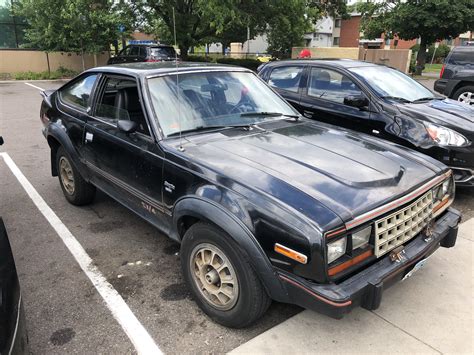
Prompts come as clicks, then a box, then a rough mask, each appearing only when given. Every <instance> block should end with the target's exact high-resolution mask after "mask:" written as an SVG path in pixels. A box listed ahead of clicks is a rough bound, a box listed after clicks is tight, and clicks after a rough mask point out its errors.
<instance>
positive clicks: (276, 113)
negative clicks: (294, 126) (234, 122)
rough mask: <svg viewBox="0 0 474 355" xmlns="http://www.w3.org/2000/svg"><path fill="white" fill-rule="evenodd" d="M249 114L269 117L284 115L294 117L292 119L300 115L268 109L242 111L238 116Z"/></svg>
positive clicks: (247, 115)
mask: <svg viewBox="0 0 474 355" xmlns="http://www.w3.org/2000/svg"><path fill="white" fill-rule="evenodd" d="M249 116H269V117H279V116H284V117H289V118H294V119H298V118H300V116H298V115H287V114H285V113H281V112H269V111H260V112H243V113H241V114H240V117H249Z"/></svg>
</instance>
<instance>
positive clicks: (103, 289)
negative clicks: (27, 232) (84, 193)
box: [0, 83, 162, 354]
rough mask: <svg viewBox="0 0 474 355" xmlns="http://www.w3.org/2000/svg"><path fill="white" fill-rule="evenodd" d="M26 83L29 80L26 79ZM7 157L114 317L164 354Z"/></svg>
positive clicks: (146, 348) (142, 347)
mask: <svg viewBox="0 0 474 355" xmlns="http://www.w3.org/2000/svg"><path fill="white" fill-rule="evenodd" d="M25 84H26V83H25ZM0 156H2V158H3V160H4V161H5V163H6V164H7V166H8V167H9V168H10V170H11V171H12V173H13V174H14V175H15V177H16V178H17V180H18V181H19V183H20V184H21V186H22V187H23V188H24V189H25V191H26V193H27V194H28V196H29V197H30V198H31V200H32V201H33V203H34V204H35V205H36V207H37V208H38V210H39V211H40V212H41V213H42V214H43V216H44V217H45V218H46V220H47V221H48V222H49V224H50V225H51V227H53V229H54V230H55V231H56V233H57V234H58V235H59V237H60V238H61V240H62V241H63V243H64V244H65V245H66V247H67V248H68V249H69V251H70V252H71V254H72V256H73V257H74V259H76V261H77V263H78V264H79V266H80V267H81V269H82V271H84V273H85V274H86V275H87V277H88V278H89V279H90V280H91V282H92V284H93V285H94V287H95V288H96V290H97V292H98V293H99V294H100V295H101V296H102V298H103V300H104V301H105V303H106V305H107V308H108V309H109V310H110V312H111V313H112V315H113V316H114V318H115V319H116V320H117V322H118V323H119V324H120V326H121V327H122V328H123V330H124V331H125V333H126V334H127V335H128V337H129V339H130V341H131V342H132V343H133V345H134V346H135V349H136V350H137V353H138V354H162V352H161V350H160V348H159V347H158V345H157V344H156V343H155V341H154V340H153V338H152V337H151V336H150V334H148V332H147V331H146V329H145V328H144V327H143V325H142V324H141V323H140V322H139V321H138V319H137V318H136V317H135V315H134V314H133V312H132V310H131V309H130V308H129V307H128V305H127V304H126V303H125V301H124V300H123V298H122V297H121V296H120V294H119V293H118V292H117V291H116V290H115V289H114V288H113V287H112V285H111V284H110V283H109V282H108V281H107V280H106V278H105V277H104V276H103V275H102V274H101V272H100V271H99V269H98V268H97V267H96V266H95V265H94V264H93V262H92V259H91V258H90V257H89V255H88V254H87V253H86V251H85V250H84V248H83V247H82V246H81V244H79V242H78V241H77V239H76V238H75V237H74V235H73V234H72V233H71V232H70V231H69V229H68V228H67V227H66V226H65V225H64V223H63V222H62V221H61V220H60V219H59V217H58V216H57V215H56V213H54V211H53V210H52V209H51V207H49V206H48V205H47V204H46V202H45V201H44V200H43V198H42V197H41V195H40V194H39V193H38V192H37V191H36V190H35V188H34V187H33V185H32V184H31V183H30V182H29V181H28V179H27V178H26V177H25V175H23V173H22V172H21V170H20V169H19V168H18V166H17V165H16V164H15V162H14V161H13V159H12V158H11V157H10V155H8V153H5V152H0Z"/></svg>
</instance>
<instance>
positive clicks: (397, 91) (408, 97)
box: [349, 66, 435, 102]
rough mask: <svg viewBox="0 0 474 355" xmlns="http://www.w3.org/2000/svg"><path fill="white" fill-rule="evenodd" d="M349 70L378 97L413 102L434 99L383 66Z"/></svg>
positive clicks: (400, 73)
mask: <svg viewBox="0 0 474 355" xmlns="http://www.w3.org/2000/svg"><path fill="white" fill-rule="evenodd" d="M349 70H350V71H351V72H352V73H354V74H355V75H356V76H358V77H359V79H361V80H362V81H364V82H365V83H367V85H369V86H370V87H371V88H372V89H373V90H375V92H377V94H378V95H379V96H380V97H385V98H388V99H394V100H397V99H398V100H399V101H401V102H413V101H417V100H422V99H426V100H429V99H434V98H435V96H434V95H433V93H432V92H431V91H429V90H428V89H427V88H425V87H424V86H423V85H421V84H419V83H418V82H417V81H415V80H413V79H412V78H410V77H409V76H408V75H405V74H403V73H402V72H400V71H398V70H395V69H392V68H388V67H384V66H373V67H372V66H371V67H368V66H363V67H357V68H349Z"/></svg>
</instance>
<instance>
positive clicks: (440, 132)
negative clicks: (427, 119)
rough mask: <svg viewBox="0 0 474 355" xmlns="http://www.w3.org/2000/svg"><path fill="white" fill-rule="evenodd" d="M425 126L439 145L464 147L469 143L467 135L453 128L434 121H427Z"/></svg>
mask: <svg viewBox="0 0 474 355" xmlns="http://www.w3.org/2000/svg"><path fill="white" fill-rule="evenodd" d="M425 127H426V131H427V132H428V135H429V136H430V137H431V139H432V140H434V141H435V142H436V143H438V144H439V145H442V146H455V147H463V146H465V145H468V144H469V141H468V140H467V138H466V137H464V136H463V135H462V134H460V133H458V132H455V131H453V130H452V129H449V128H446V127H443V126H438V125H435V124H432V123H425Z"/></svg>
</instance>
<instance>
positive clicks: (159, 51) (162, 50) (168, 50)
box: [151, 47, 176, 58]
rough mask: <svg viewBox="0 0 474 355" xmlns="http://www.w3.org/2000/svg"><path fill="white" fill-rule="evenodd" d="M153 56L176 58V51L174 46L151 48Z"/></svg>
mask: <svg viewBox="0 0 474 355" xmlns="http://www.w3.org/2000/svg"><path fill="white" fill-rule="evenodd" d="M151 56H152V57H156V58H174V57H175V56H176V52H175V50H174V48H173V47H156V48H151Z"/></svg>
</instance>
